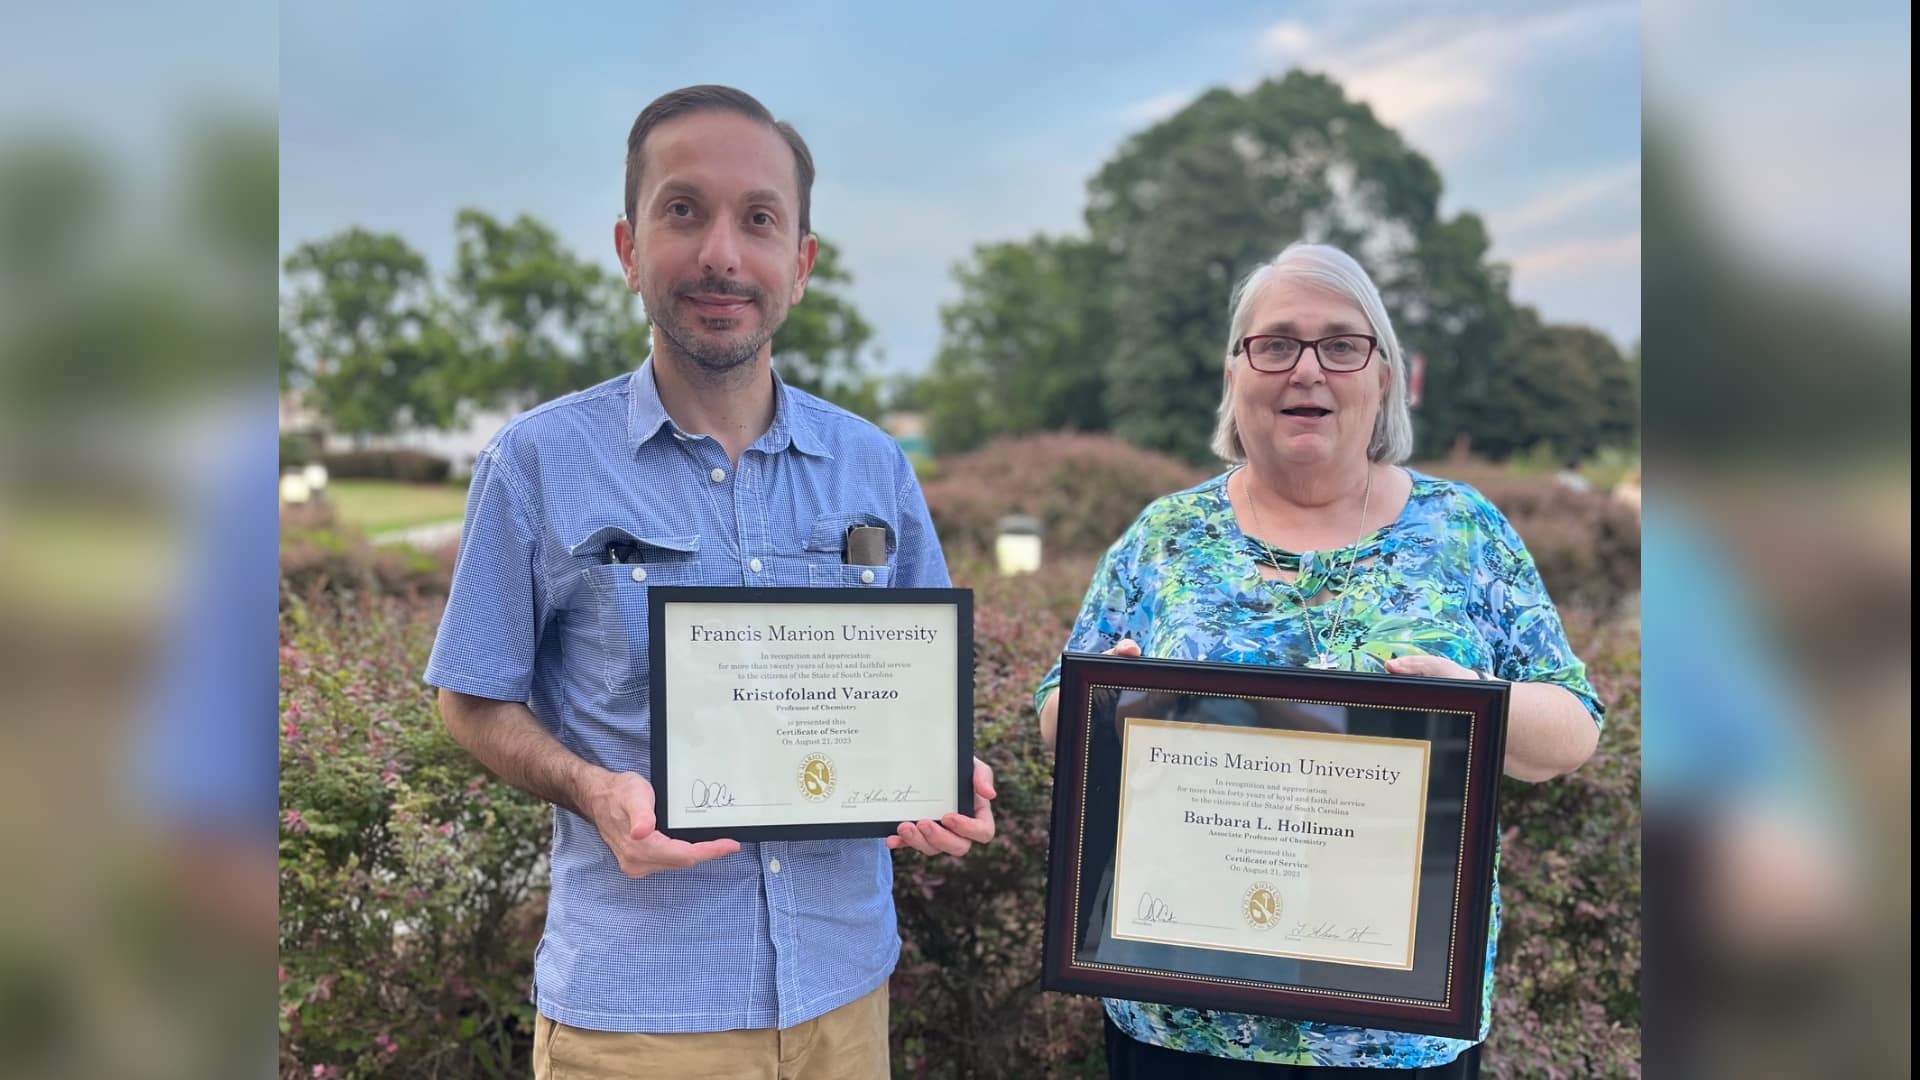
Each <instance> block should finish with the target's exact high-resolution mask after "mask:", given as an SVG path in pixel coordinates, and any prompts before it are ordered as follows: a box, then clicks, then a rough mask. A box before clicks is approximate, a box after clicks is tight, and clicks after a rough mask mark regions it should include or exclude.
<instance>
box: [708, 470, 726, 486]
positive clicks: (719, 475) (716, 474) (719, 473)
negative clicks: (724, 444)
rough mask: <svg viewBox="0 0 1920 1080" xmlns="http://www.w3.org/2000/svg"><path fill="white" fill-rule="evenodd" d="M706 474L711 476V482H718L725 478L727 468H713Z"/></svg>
mask: <svg viewBox="0 0 1920 1080" xmlns="http://www.w3.org/2000/svg"><path fill="white" fill-rule="evenodd" d="M707 475H708V476H711V477H713V482H714V483H716V484H718V483H720V482H721V481H723V480H725V479H726V478H727V470H725V469H715V470H713V471H712V472H710V473H708V474H707Z"/></svg>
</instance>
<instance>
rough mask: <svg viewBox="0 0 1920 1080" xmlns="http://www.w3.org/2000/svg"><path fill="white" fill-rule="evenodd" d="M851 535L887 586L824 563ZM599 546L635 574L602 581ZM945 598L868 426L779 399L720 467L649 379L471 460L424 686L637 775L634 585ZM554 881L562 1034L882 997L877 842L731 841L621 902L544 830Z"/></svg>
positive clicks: (644, 712) (884, 922)
mask: <svg viewBox="0 0 1920 1080" xmlns="http://www.w3.org/2000/svg"><path fill="white" fill-rule="evenodd" d="M854 524H870V525H880V526H884V527H885V529H886V538H887V561H886V565H885V566H875V567H871V568H863V567H858V566H848V565H846V564H844V563H843V561H842V547H841V545H842V540H843V537H844V535H845V533H846V530H847V528H848V526H850V525H854ZM609 543H622V544H638V545H639V546H640V547H641V548H642V550H643V554H644V560H643V561H642V562H641V563H639V564H638V565H632V564H626V563H620V562H614V563H607V562H604V561H602V559H601V554H602V552H604V551H605V550H606V548H607V545H608V544H609ZM868 569H870V570H871V572H872V579H871V580H870V581H869V580H867V579H866V573H865V571H866V570H868ZM947 584H949V581H948V577H947V568H946V562H945V560H944V558H943V557H942V556H941V552H940V543H939V540H938V539H937V538H936V537H935V535H934V532H933V524H932V522H931V520H930V519H929V518H928V516H927V507H926V501H925V499H924V498H923V497H922V496H921V493H920V487H919V483H918V482H917V481H916V479H915V477H914V473H913V468H912V466H911V465H910V464H909V463H908V461H907V458H906V455H905V454H904V453H902V452H901V449H900V447H899V445H898V444H897V443H896V442H895V441H894V440H893V439H892V438H890V437H889V436H888V435H886V434H885V433H884V432H882V431H881V430H880V429H878V428H876V427H874V426H873V425H872V424H870V423H868V422H866V421H865V420H862V419H860V418H859V417H857V416H854V415H853V414H851V413H848V412H846V411H844V410H842V409H839V408H836V407H834V406H832V405H830V404H827V403H826V402H824V401H821V400H820V399H818V398H815V397H813V396H812V395H809V394H806V393H802V392H800V391H798V390H795V389H792V388H791V387H788V386H786V385H785V384H784V383H781V382H779V381H778V379H777V378H776V380H775V412H774V418H773V425H772V426H771V427H770V428H769V429H768V430H767V432H766V434H764V435H762V436H761V437H760V439H759V440H758V441H757V442H755V443H754V444H753V445H752V446H751V447H749V448H748V449H747V451H746V452H745V453H744V454H742V455H741V456H740V461H739V463H738V465H737V466H736V465H735V464H734V463H733V462H730V461H728V460H727V455H726V451H725V450H724V449H723V448H722V447H721V446H720V444H719V443H718V442H716V441H714V440H713V439H711V438H708V437H705V436H700V435H688V434H687V433H685V432H683V431H681V430H680V429H679V428H678V427H676V426H675V425H674V423H673V421H672V420H671V419H670V418H669V417H668V416H667V412H666V409H665V408H664V407H663V406H662V405H661V403H660V395H659V391H658V389H657V388H656V387H655V385H654V381H653V367H652V362H651V361H649V362H648V363H646V364H644V365H642V366H641V368H640V370H639V371H637V372H635V373H633V374H631V375H623V376H621V377H619V378H616V379H613V380H611V381H609V382H606V383H602V384H601V385H599V386H596V387H594V388H592V389H590V390H584V391H581V392H580V393H577V394H573V395H570V396H568V397H564V398H560V399H559V400H557V401H553V402H549V403H548V404H546V405H543V406H541V407H539V408H536V409H534V410H533V411H531V412H528V413H526V414H524V415H522V416H519V417H516V418H515V419H514V420H513V421H512V422H510V423H508V424H507V425H506V427H505V428H503V429H502V430H501V431H500V433H499V434H498V435H497V436H495V437H494V439H493V441H492V442H491V443H490V444H489V445H488V446H487V448H486V449H485V450H484V451H482V452H481V454H480V455H479V457H478V458H477V459H476V461H475V462H474V470H473V487H472V491H471V493H470V495H469V497H468V504H467V516H466V525H465V531H464V532H463V534H462V540H461V543H460V554H459V559H458V561H457V562H456V564H455V566H454V573H453V589H452V593H451V595H450V596H449V597H448V598H447V612H446V616H445V618H444V619H443V620H442V621H441V624H440V631H439V637H438V638H437V639H436V640H435V642H434V646H433V655H432V657H431V658H430V660H429V661H428V664H427V671H426V680H427V682H429V683H431V684H433V685H434V686H440V687H445V688H446V689H449V690H456V691H459V692H461V693H464V694H472V695H476V696H478V697H485V698H493V699H496V700H500V701H524V702H526V703H527V705H528V706H529V708H531V709H532V711H533V714H534V715H535V716H537V717H539V719H540V721H541V723H543V724H545V725H546V727H547V730H548V731H550V732H552V733H553V735H554V737H556V738H557V739H559V740H560V742H561V743H562V744H564V745H565V746H566V747H567V748H568V749H570V750H572V751H573V752H574V753H576V754H579V755H580V756H581V757H583V758H585V759H586V760H588V761H591V762H594V763H595V764H597V765H600V766H603V767H605V768H608V769H612V770H615V771H631V772H637V773H639V774H641V775H642V776H645V775H647V774H648V773H649V772H650V769H649V764H648V756H647V755H648V745H649V742H650V739H651V734H652V731H651V724H650V723H649V708H648V695H649V690H648V686H647V633H648V631H647V590H648V589H649V588H651V587H653V586H655V585H748V586H760V585H768V586H775V585H777V586H845V587H866V588H882V587H886V586H890V585H891V586H898V587H910V588H931V587H943V586H946V585H947ZM552 862H553V891H552V895H551V899H550V901H549V903H548V907H547V926H546V933H545V934H544V935H543V936H542V938H541V940H540V946H539V949H538V951H537V953H536V954H535V958H534V986H535V989H534V1002H535V1004H536V1005H537V1006H538V1008H539V1010H540V1012H541V1013H542V1014H544V1015H546V1016H548V1017H550V1018H552V1019H554V1020H557V1021H559V1022H561V1023H564V1024H569V1025H572V1026H574V1027H582V1028H589V1029H597V1030H602V1031H644V1032H690V1031H724V1030H731V1029H735V1028H765V1027H788V1026H791V1025H793V1024H797V1023H801V1022H803V1021H805V1020H809V1019H812V1018H813V1017H815V1016H818V1015H820V1014H822V1013H825V1012H827V1011H829V1010H831V1009H834V1008H837V1007H838V1006H840V1005H843V1004H846V1003H847V1002H849V1001H853V1000H854V999H856V998H859V997H861V996H863V995H864V994H866V993H868V992H869V991H872V990H874V989H875V988H877V987H879V986H880V985H881V984H883V983H884V982H885V981H886V979H887V976H888V975H889V974H890V973H891V972H892V971H893V966H894V962H895V960H896V959H897V958H898V956H899V952H900V939H899V935H898V932H897V931H896V929H895V925H894V909H893V891H892V886H893V862H892V858H891V856H890V855H889V853H888V851H887V848H886V844H885V842H884V841H881V840H834V841H819V842H808V843H771V842H769V843H762V844H744V845H742V848H741V850H740V852H739V853H738V854H735V855H731V856H728V857H726V858H723V859H717V860H714V861H713V862H709V863H704V864H701V865H699V866H696V867H693V868H691V869H686V870H669V871H665V872H663V873H658V874H654V875H652V876H649V877H646V878H642V879H640V880H638V881H635V880H631V879H629V878H627V877H626V876H625V875H623V874H622V873H621V872H620V868H619V866H618V864H616V863H615V861H614V858H613V855H612V853H611V852H610V851H608V849H607V846H606V844H605V842H604V841H602V840H601V839H600V834H599V833H598V832H597V831H596V830H595V829H594V826H593V824H592V823H591V822H589V821H587V820H586V819H585V818H582V817H579V816H578V815H575V814H574V813H572V812H570V811H567V810H563V809H556V810H555V811H554V822H553V860H552Z"/></svg>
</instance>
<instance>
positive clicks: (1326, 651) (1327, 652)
mask: <svg viewBox="0 0 1920 1080" xmlns="http://www.w3.org/2000/svg"><path fill="white" fill-rule="evenodd" d="M1246 492H1247V509H1249V510H1251V511H1253V527H1254V528H1256V529H1259V530H1260V531H1261V532H1266V531H1267V529H1266V526H1264V525H1262V524H1261V523H1260V508H1259V506H1257V505H1255V500H1254V496H1253V484H1252V482H1251V481H1249V482H1248V483H1247V485H1246ZM1372 502H1373V467H1372V466H1371V465H1369V466H1368V467H1367V487H1366V490H1365V492H1363V493H1362V494H1361V496H1360V529H1361V533H1360V537H1359V538H1356V539H1355V540H1354V542H1353V550H1352V551H1350V552H1348V553H1347V572H1346V573H1345V574H1344V575H1342V576H1341V579H1340V594H1339V595H1340V602H1339V604H1338V605H1336V606H1335V607H1334V609H1333V621H1332V622H1331V623H1329V624H1328V626H1327V637H1326V644H1325V645H1324V646H1323V645H1322V644H1321V639H1320V635H1319V632H1318V631H1316V630H1314V628H1313V608H1312V606H1311V605H1309V604H1308V603H1307V598H1306V596H1305V595H1304V594H1303V593H1301V591H1300V579H1301V578H1303V577H1305V576H1306V571H1305V568H1304V567H1303V568H1302V569H1300V570H1298V571H1296V572H1295V573H1294V578H1293V580H1292V581H1290V582H1287V591H1288V592H1290V593H1292V594H1293V599H1294V602H1295V603H1298V604H1299V605H1300V621H1301V622H1304V623H1306V624H1307V640H1308V642H1309V643H1311V644H1312V645H1313V652H1314V657H1313V659H1312V660H1310V661H1308V662H1307V666H1308V667H1310V668H1318V669H1320V670H1322V671H1328V670H1331V669H1333V668H1335V667H1338V666H1339V664H1338V662H1337V661H1335V660H1334V658H1333V643H1334V642H1336V641H1338V640H1340V622H1341V620H1342V619H1344V618H1346V614H1347V598H1348V596H1349V595H1350V594H1351V593H1352V592H1353V565H1354V561H1355V560H1356V559H1358V558H1359V557H1360V539H1363V538H1365V536H1366V531H1365V530H1366V527H1367V507H1368V506H1369V505H1371V503H1372ZM1253 541H1254V543H1256V544H1259V545H1260V550H1262V551H1264V552H1266V553H1267V561H1268V562H1270V563H1272V564H1273V567H1274V569H1276V570H1278V569H1279V568H1280V558H1279V556H1277V555H1275V554H1274V553H1273V547H1272V546H1271V545H1269V544H1268V543H1267V542H1266V541H1265V540H1263V539H1261V538H1260V537H1258V536H1256V537H1254V538H1253Z"/></svg>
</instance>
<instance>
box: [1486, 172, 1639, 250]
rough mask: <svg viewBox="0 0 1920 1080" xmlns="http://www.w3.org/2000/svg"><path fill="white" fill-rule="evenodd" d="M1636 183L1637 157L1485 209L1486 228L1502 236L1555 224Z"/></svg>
mask: <svg viewBox="0 0 1920 1080" xmlns="http://www.w3.org/2000/svg"><path fill="white" fill-rule="evenodd" d="M1639 183H1640V163H1639V162H1637V161H1636V162H1634V163H1632V164H1630V165H1622V166H1619V167H1618V168H1613V169H1607V170H1606V171H1604V172H1598V173H1594V174H1593V175H1591V176H1583V177H1581V178H1580V179H1578V180H1574V181H1572V182H1571V183H1567V184H1563V185H1561V186H1560V187H1557V188H1554V189H1552V190H1550V191H1545V192H1542V193H1541V194H1539V195H1536V196H1534V197H1533V198H1531V199H1528V200H1527V201H1526V202H1523V203H1520V204H1518V205H1515V206H1508V207H1503V208H1501V209H1498V210H1493V211H1489V212H1488V213H1487V215H1486V220H1487V228H1488V229H1489V230H1491V231H1492V233H1493V234H1494V236H1495V237H1497V238H1499V239H1502V240H1505V239H1508V238H1510V237H1512V236H1513V235H1514V234H1515V233H1524V232H1527V231H1528V230H1531V229H1536V228H1539V227H1540V226H1543V225H1552V224H1555V223H1557V222H1559V221H1561V220H1563V219H1564V218H1566V217H1568V216H1569V215H1571V214H1574V213H1575V212H1577V211H1580V210H1583V209H1585V208H1586V207H1588V206H1591V205H1593V204H1594V203H1597V202H1600V201H1601V200H1603V199H1608V198H1611V197H1613V196H1615V195H1617V194H1620V193H1622V192H1625V191H1628V190H1631V189H1633V188H1634V187H1636V186H1637V185H1638V184H1639Z"/></svg>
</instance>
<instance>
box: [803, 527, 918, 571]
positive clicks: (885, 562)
mask: <svg viewBox="0 0 1920 1080" xmlns="http://www.w3.org/2000/svg"><path fill="white" fill-rule="evenodd" d="M855 528H863V529H881V530H883V531H884V532H885V534H886V548H885V552H886V553H885V556H884V559H882V561H878V562H871V563H850V562H848V561H847V552H848V535H847V534H848V532H849V530H852V529H855ZM856 547H865V545H856ZM899 549H900V534H899V533H898V532H897V531H896V530H895V529H894V527H893V522H891V521H888V520H887V519H886V518H885V517H883V516H881V515H880V514H877V513H874V512H872V511H866V510H861V511H829V512H827V513H824V514H821V515H819V516H818V517H816V518H814V521H813V528H811V529H810V530H808V532H807V540H806V544H805V547H804V558H805V560H806V565H807V584H808V586H810V587H812V588H815V589H822V588H847V589H881V588H886V587H887V586H889V585H891V584H893V570H894V564H895V563H896V562H897V561H898V559H899Z"/></svg>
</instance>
